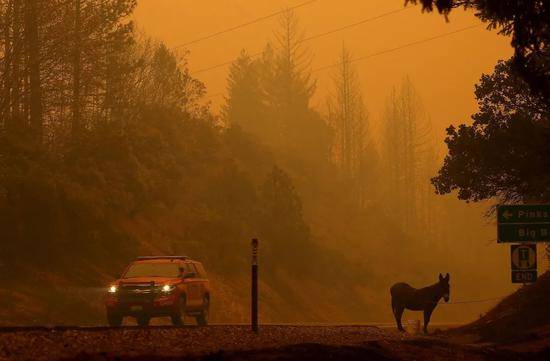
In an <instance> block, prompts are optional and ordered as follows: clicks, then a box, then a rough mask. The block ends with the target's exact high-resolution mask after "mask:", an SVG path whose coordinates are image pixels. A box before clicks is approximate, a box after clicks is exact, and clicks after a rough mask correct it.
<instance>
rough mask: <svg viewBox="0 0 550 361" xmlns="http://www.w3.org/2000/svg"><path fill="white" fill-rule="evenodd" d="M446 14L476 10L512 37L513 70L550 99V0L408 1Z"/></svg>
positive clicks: (538, 92) (535, 91) (535, 90)
mask: <svg viewBox="0 0 550 361" xmlns="http://www.w3.org/2000/svg"><path fill="white" fill-rule="evenodd" d="M409 2H411V3H413V4H416V3H420V4H422V7H423V10H426V11H433V10H434V8H437V10H438V11H439V12H440V13H442V14H444V15H445V17H447V15H448V14H449V13H450V12H451V10H452V9H453V8H457V7H464V8H471V9H474V10H475V11H476V16H478V17H479V18H480V19H481V20H483V21H484V22H487V23H488V24H489V28H491V29H499V31H500V33H501V34H504V35H511V36H512V46H513V47H514V50H515V53H514V57H513V58H512V59H513V61H512V67H513V69H514V70H515V71H516V72H517V73H518V74H520V75H521V77H522V78H523V79H524V80H525V82H526V83H527V84H528V85H529V87H530V88H531V90H532V91H533V92H534V93H536V94H542V96H543V97H544V98H545V99H546V101H549V100H550V49H549V44H550V26H549V25H548V24H550V0H406V1H405V3H409Z"/></svg>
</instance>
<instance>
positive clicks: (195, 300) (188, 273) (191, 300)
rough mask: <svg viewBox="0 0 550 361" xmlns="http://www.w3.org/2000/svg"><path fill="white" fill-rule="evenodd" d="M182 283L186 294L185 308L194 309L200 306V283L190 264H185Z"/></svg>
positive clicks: (193, 267)
mask: <svg viewBox="0 0 550 361" xmlns="http://www.w3.org/2000/svg"><path fill="white" fill-rule="evenodd" d="M184 283H185V287H186V294H187V306H190V307H196V306H200V305H201V304H202V294H201V282H200V279H199V278H198V275H197V270H196V268H195V266H194V265H193V264H192V263H186V264H185V276H184Z"/></svg>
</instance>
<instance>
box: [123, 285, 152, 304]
mask: <svg viewBox="0 0 550 361" xmlns="http://www.w3.org/2000/svg"><path fill="white" fill-rule="evenodd" d="M157 293H158V289H157V288H156V287H155V285H154V284H153V283H132V284H121V285H120V287H119V294H118V298H119V301H120V302H125V303H126V302H152V301H153V299H154V298H155V296H156V295H157Z"/></svg>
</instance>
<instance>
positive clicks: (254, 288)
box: [251, 238, 259, 334]
mask: <svg viewBox="0 0 550 361" xmlns="http://www.w3.org/2000/svg"><path fill="white" fill-rule="evenodd" d="M258 246H259V242H258V240H257V239H256V238H254V239H253V240H252V283H251V298H252V300H251V301H252V302H251V323H252V332H254V333H256V334H257V333H258V331H259V329H258Z"/></svg>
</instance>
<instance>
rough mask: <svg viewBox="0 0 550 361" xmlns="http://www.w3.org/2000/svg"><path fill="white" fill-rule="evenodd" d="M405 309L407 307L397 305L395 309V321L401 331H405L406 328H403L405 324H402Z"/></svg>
mask: <svg viewBox="0 0 550 361" xmlns="http://www.w3.org/2000/svg"><path fill="white" fill-rule="evenodd" d="M403 311H405V308H404V307H402V306H397V307H396V308H395V309H394V313H393V314H394V316H395V322H397V329H398V330H399V331H401V332H405V329H404V328H403V325H402V324H401V317H403Z"/></svg>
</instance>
